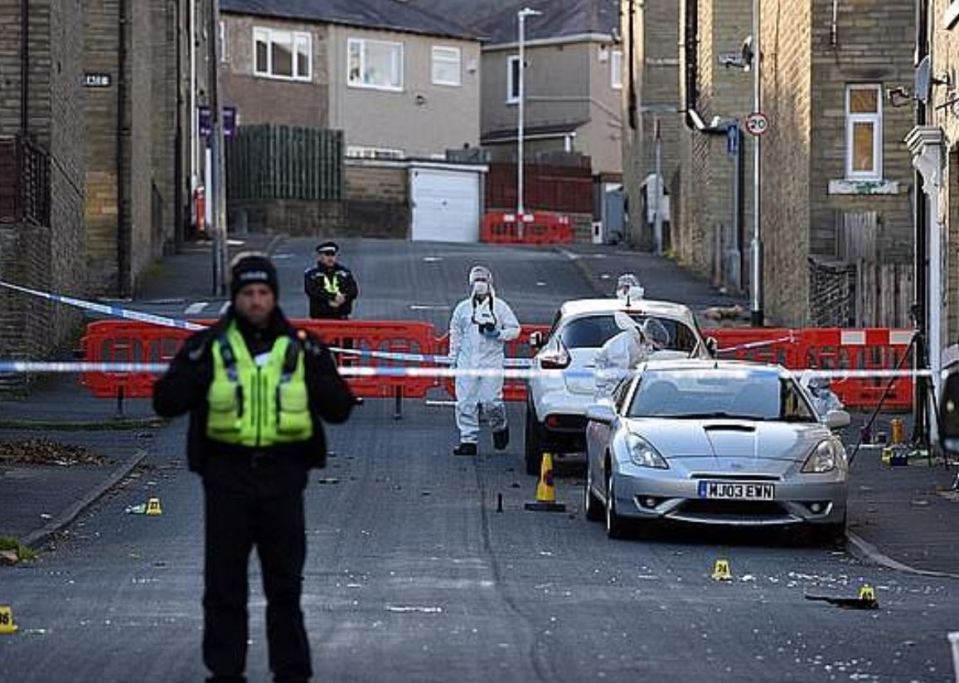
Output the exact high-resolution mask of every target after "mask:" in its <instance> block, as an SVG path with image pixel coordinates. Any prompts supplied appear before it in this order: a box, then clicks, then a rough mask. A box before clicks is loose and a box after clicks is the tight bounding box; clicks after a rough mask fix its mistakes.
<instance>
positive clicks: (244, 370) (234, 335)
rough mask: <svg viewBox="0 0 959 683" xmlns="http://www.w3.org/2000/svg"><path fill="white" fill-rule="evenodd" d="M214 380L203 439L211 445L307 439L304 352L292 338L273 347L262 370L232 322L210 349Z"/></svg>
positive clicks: (309, 421) (308, 421)
mask: <svg viewBox="0 0 959 683" xmlns="http://www.w3.org/2000/svg"><path fill="white" fill-rule="evenodd" d="M211 350H212V353H213V382H212V383H211V384H210V388H209V390H208V391H207V404H208V407H209V412H208V416H207V422H206V435H207V437H209V438H210V439H212V440H214V441H220V442H222V443H228V444H235V445H240V446H249V447H251V448H261V447H269V446H272V445H274V444H283V443H295V442H298V441H307V440H308V439H310V438H311V437H312V436H313V429H314V427H313V418H312V417H311V415H310V402H309V396H308V393H307V389H306V370H305V366H304V355H303V349H302V348H301V346H300V345H299V343H297V342H295V341H294V340H292V339H291V338H290V337H280V338H278V339H277V340H276V341H275V342H274V343H273V348H272V349H271V350H270V353H269V358H268V360H267V361H266V363H265V364H264V365H263V366H262V367H261V366H258V365H257V364H256V361H255V360H254V359H253V357H252V356H251V355H250V350H249V349H248V348H247V346H246V341H245V340H244V339H243V336H242V335H241V334H240V332H239V330H237V328H236V324H235V323H231V324H230V326H229V328H227V331H226V333H225V334H224V335H222V336H221V337H219V338H218V339H217V340H216V341H214V343H213V344H212V346H211Z"/></svg>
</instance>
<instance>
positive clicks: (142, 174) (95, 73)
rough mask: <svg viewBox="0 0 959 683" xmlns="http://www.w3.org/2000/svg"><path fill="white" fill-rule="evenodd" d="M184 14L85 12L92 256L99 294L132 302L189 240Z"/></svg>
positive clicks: (97, 6)
mask: <svg viewBox="0 0 959 683" xmlns="http://www.w3.org/2000/svg"><path fill="white" fill-rule="evenodd" d="M185 8H186V2H184V0H178V4H174V3H149V4H146V3H144V4H143V5H140V4H139V3H136V4H135V3H133V2H130V1H129V0H98V1H97V2H90V3H87V5H86V6H85V9H84V12H83V27H82V28H83V39H84V51H83V59H82V62H81V64H82V68H83V70H84V73H85V75H86V77H85V80H84V83H85V86H86V87H84V89H83V96H84V103H85V128H84V131H83V139H84V140H85V141H86V177H85V183H84V184H85V195H86V200H85V222H86V244H85V246H86V249H85V253H86V259H87V267H88V282H89V288H90V291H91V292H92V293H98V294H110V295H115V296H131V295H132V294H133V293H134V291H135V289H136V283H137V280H138V278H139V276H140V275H141V274H142V273H143V271H144V269H145V268H146V267H147V266H148V265H149V264H150V263H151V262H152V261H153V260H154V259H156V258H158V257H159V256H161V255H162V254H163V253H164V251H169V250H171V249H172V248H174V247H175V245H176V244H178V243H180V242H182V240H183V232H182V223H181V221H178V220H176V218H177V214H178V213H179V212H180V211H181V210H182V207H183V205H184V202H185V201H186V194H187V193H186V182H187V180H186V171H185V169H186V168H187V167H188V162H187V161H186V157H185V149H186V142H185V140H186V139H187V133H186V130H188V129H187V126H188V125H189V124H188V123H187V122H188V121H189V117H188V115H187V114H186V110H185V109H181V110H180V112H179V116H178V108H179V107H185V105H184V98H183V97H182V91H181V92H180V93H178V88H179V89H182V88H184V83H183V81H182V80H181V79H180V78H179V76H178V74H180V73H185V71H186V70H185V68H184V64H185V62H186V59H185V57H183V56H181V59H180V60H178V59H177V50H178V49H183V48H184V47H185V43H186V41H183V43H184V44H183V45H180V44H179V43H178V41H177V36H178V35H180V34H182V33H183V31H184V28H185V24H186V19H187V15H186V9H185ZM178 61H179V62H180V63H179V64H178ZM178 67H179V68H178ZM178 122H181V124H180V125H181V126H182V128H181V132H182V133H183V134H182V135H180V136H177V124H178ZM178 142H179V143H180V144H181V145H183V146H182V147H181V149H180V153H179V154H178V153H177V143H178ZM178 160H179V161H180V163H181V171H180V173H177V170H176V166H177V163H176V162H177V161H178ZM178 179H181V180H180V183H179V184H180V185H181V187H180V192H179V193H178V192H177V184H178V183H177V180H178Z"/></svg>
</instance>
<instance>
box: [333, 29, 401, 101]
mask: <svg viewBox="0 0 959 683" xmlns="http://www.w3.org/2000/svg"><path fill="white" fill-rule="evenodd" d="M346 73H347V77H346V78H347V81H346V82H347V84H348V85H351V86H353V87H356V88H375V89H377V90H397V91H398V90H402V89H403V43H393V42H387V41H385V40H366V39H365V38H350V39H349V40H348V41H347V65H346Z"/></svg>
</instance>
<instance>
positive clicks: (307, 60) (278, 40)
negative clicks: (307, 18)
mask: <svg viewBox="0 0 959 683" xmlns="http://www.w3.org/2000/svg"><path fill="white" fill-rule="evenodd" d="M253 43H254V50H253V73H254V74H256V75H257V76H264V77H267V78H282V79H286V80H295V81H308V80H310V78H311V77H312V70H313V37H312V36H311V35H310V34H309V33H300V32H296V31H278V30H276V29H270V28H254V29H253Z"/></svg>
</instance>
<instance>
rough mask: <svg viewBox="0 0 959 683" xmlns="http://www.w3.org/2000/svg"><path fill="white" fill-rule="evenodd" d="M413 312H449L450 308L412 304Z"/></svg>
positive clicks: (443, 305)
mask: <svg viewBox="0 0 959 683" xmlns="http://www.w3.org/2000/svg"><path fill="white" fill-rule="evenodd" d="M410 310H411V311H448V310H450V307H449V306H447V305H445V304H410Z"/></svg>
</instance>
